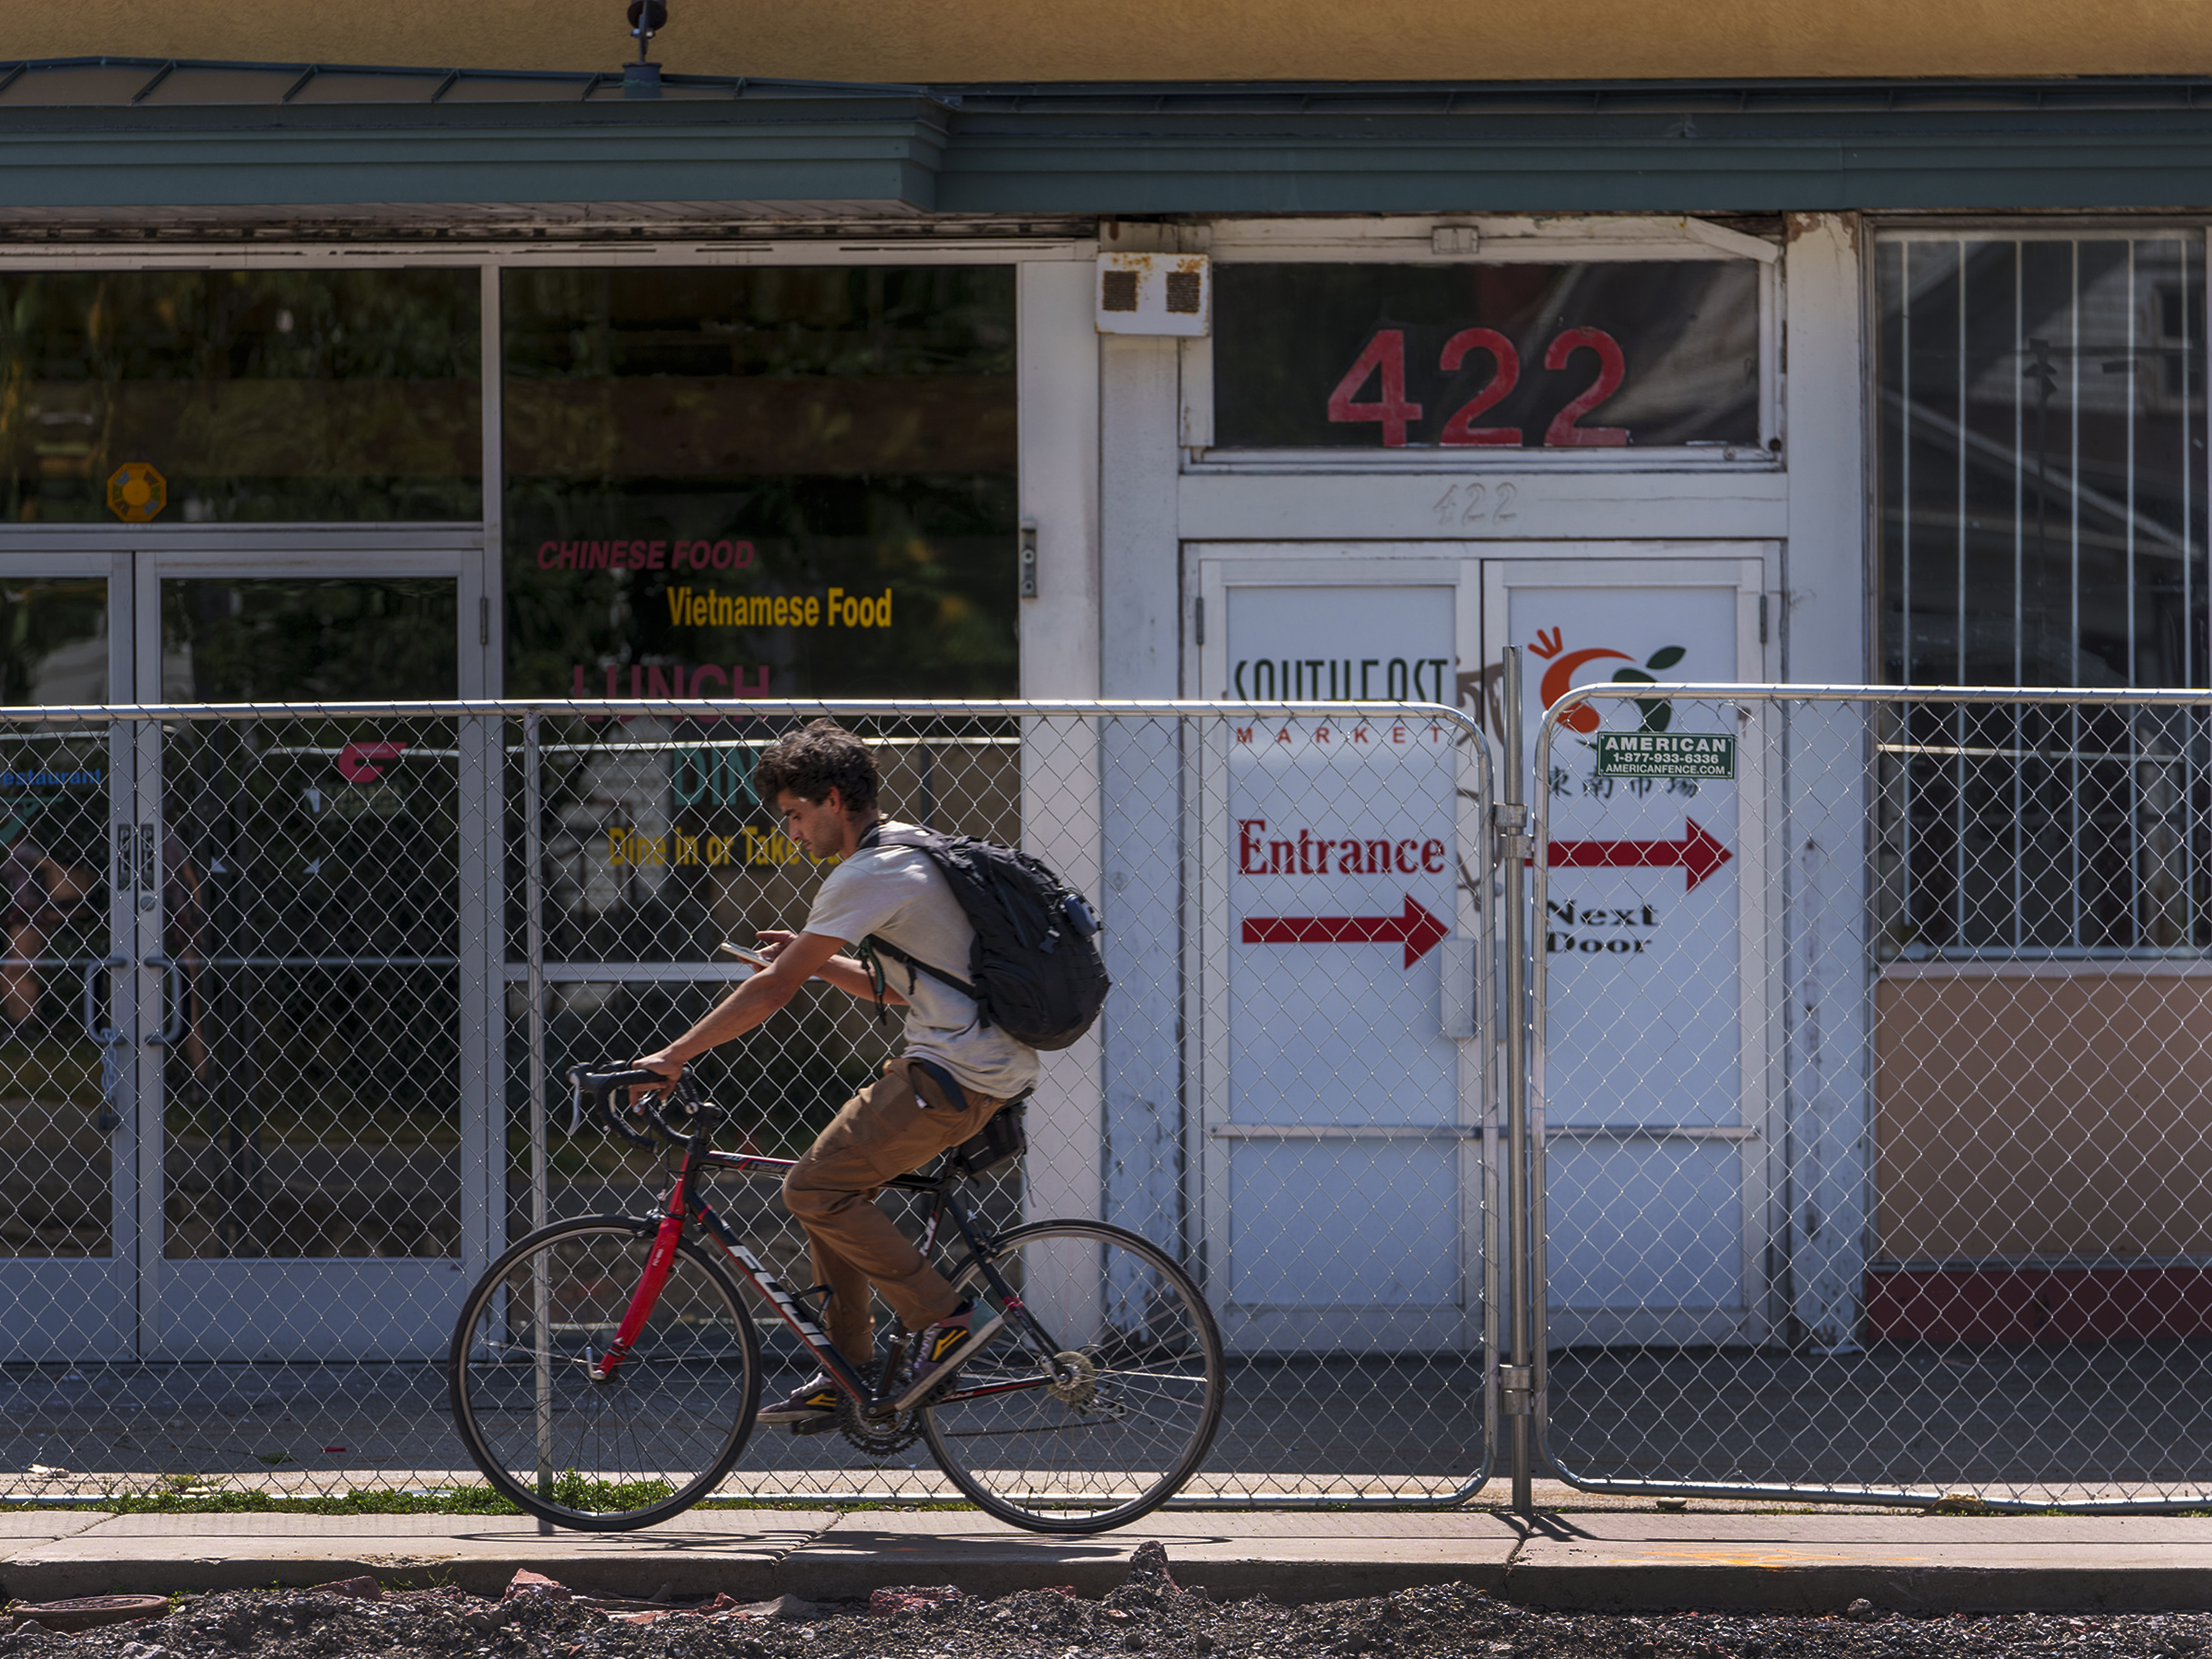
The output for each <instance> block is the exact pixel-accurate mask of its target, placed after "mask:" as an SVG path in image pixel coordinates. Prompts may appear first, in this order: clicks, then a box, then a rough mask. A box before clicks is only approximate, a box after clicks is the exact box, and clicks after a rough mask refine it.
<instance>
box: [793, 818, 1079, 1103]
mask: <svg viewBox="0 0 2212 1659" xmlns="http://www.w3.org/2000/svg"><path fill="white" fill-rule="evenodd" d="M883 827H884V828H885V829H887V830H890V829H906V828H910V826H907V825H903V824H898V825H895V824H893V823H892V822H891V821H890V820H889V819H888V818H887V819H885V820H884V826H883ZM805 931H806V932H807V933H810V934H821V935H826V936H828V937H830V938H832V939H841V940H842V941H843V942H844V943H845V944H846V945H848V946H850V945H853V944H856V943H858V942H859V941H860V940H862V939H864V938H865V937H866V936H867V935H870V934H877V935H881V936H882V937H883V938H886V939H888V940H889V941H890V942H891V943H892V944H894V945H896V946H897V947H899V948H900V949H901V950H903V951H905V952H906V953H907V954H908V955H909V956H911V957H912V958H914V959H916V960H917V961H923V962H927V963H929V964H930V965H931V966H932V967H935V968H942V969H943V970H944V971H946V972H947V973H949V974H951V975H952V976H953V977H954V978H955V979H961V980H964V979H966V978H967V977H968V953H969V951H970V950H971V948H972V947H974V944H975V929H974V928H972V927H971V926H969V924H968V912H965V911H963V910H962V909H961V908H960V901H959V900H958V899H956V898H954V897H953V892H952V888H951V887H950V885H949V884H948V883H947V881H946V879H945V877H944V876H943V875H942V874H940V873H939V872H938V869H937V866H936V865H934V864H932V863H931V862H930V859H929V854H928V853H922V852H918V851H916V850H915V849H914V848H912V847H866V848H863V849H862V850H861V851H860V852H858V853H854V854H853V856H852V857H850V858H848V859H846V860H845V861H844V863H842V864H841V865H838V866H837V867H836V868H835V869H833V870H831V871H830V874H829V875H828V876H826V877H823V878H822V885H821V888H820V890H819V891H818V892H817V893H816V894H815V896H814V908H813V909H812V910H811V911H809V912H807V914H806V929H805ZM880 960H881V962H882V965H883V971H884V974H885V977H886V980H887V982H888V984H889V986H890V988H891V989H892V990H894V991H896V992H898V993H899V994H900V995H902V996H904V997H905V998H906V1002H907V1008H906V1052H907V1053H909V1054H911V1055H913V1056H914V1057H916V1058H917V1059H923V1060H934V1061H935V1062H936V1063H937V1064H938V1065H942V1066H943V1067H944V1068H945V1069H946V1070H947V1071H948V1072H950V1073H951V1074H952V1075H953V1076H954V1077H958V1078H959V1080H960V1086H961V1087H962V1088H971V1089H973V1090H975V1091H976V1092H977V1093H978V1094H986V1095H995V1096H997V1097H998V1098H999V1099H1001V1100H1004V1099H1006V1098H1007V1097H1009V1096H1012V1095H1018V1094H1019V1093H1020V1092H1021V1091H1022V1090H1023V1089H1025V1088H1029V1087H1030V1085H1031V1084H1033V1083H1035V1082H1036V1081H1037V1051H1036V1050H1035V1049H1033V1048H1030V1047H1028V1046H1027V1045H1025V1044H1023V1043H1019V1042H1017V1041H1014V1039H1013V1038H1011V1037H1009V1036H1007V1035H1006V1033H1005V1032H1004V1031H1002V1030H999V1029H998V1028H997V1027H996V1026H985V1025H983V1024H982V1023H981V1021H980V1020H979V1019H978V1018H977V1017H976V1006H975V1002H974V999H973V998H971V997H968V996H964V995H962V994H960V993H959V992H958V991H955V990H954V989H953V988H952V987H951V986H950V985H948V984H947V983H945V982H944V981H943V980H940V979H936V978H934V977H933V976H931V975H929V974H926V973H924V972H922V971H919V970H910V969H909V968H908V967H907V965H906V964H905V963H904V962H899V961H894V960H892V959H890V958H889V957H884V958H881V959H880ZM910 975H911V978H912V983H911V984H910V983H909V978H910Z"/></svg>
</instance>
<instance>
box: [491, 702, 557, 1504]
mask: <svg viewBox="0 0 2212 1659" xmlns="http://www.w3.org/2000/svg"><path fill="white" fill-rule="evenodd" d="M538 760H539V751H538V715H537V712H536V711H535V710H532V711H531V712H529V713H527V714H524V716H523V908H524V918H523V928H524V935H523V936H524V942H525V945H524V948H525V952H526V957H527V961H526V972H527V973H528V976H529V977H528V982H527V986H526V994H527V996H528V998H529V1004H530V1006H529V1008H528V1010H527V1018H528V1021H529V1024H528V1028H527V1030H528V1034H529V1043H530V1230H531V1231H533V1232H535V1231H536V1230H538V1229H539V1228H541V1227H543V1226H545V1225H546V1223H547V1221H549V1220H551V1219H552V1217H551V1216H550V1215H549V1214H548V1213H547V1209H548V1195H547V1188H546V1182H547V1173H546V904H545V899H546V850H545V824H544V821H543V816H542V815H543V811H544V785H543V782H542V780H541V779H540V777H539V775H538ZM506 1189H507V1180H506V1171H504V1170H502V1171H500V1195H501V1201H502V1202H504V1198H505V1194H506ZM530 1300H531V1308H530V1324H531V1340H532V1343H533V1344H534V1346H535V1348H536V1353H535V1356H534V1358H535V1361H536V1364H535V1377H534V1379H533V1381H534V1382H535V1391H536V1395H537V1402H536V1404H537V1423H536V1427H537V1462H538V1467H537V1487H538V1490H539V1491H541V1492H548V1493H549V1492H550V1490H551V1489H552V1482H553V1352H552V1346H551V1343H552V1335H551V1332H552V1326H551V1320H552V1312H553V1311H552V1287H551V1285H550V1284H548V1283H547V1261H546V1258H545V1257H544V1256H542V1255H541V1256H538V1257H536V1258H535V1270H534V1273H533V1277H532V1281H531V1286H530ZM537 1530H538V1531H539V1532H540V1533H543V1534H550V1533H551V1532H552V1530H553V1526H552V1524H551V1523H550V1522H548V1521H544V1520H540V1521H539V1522H538V1524H537Z"/></svg>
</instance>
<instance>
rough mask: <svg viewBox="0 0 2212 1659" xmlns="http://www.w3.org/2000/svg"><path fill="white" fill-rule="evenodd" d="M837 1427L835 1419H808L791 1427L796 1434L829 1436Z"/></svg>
mask: <svg viewBox="0 0 2212 1659" xmlns="http://www.w3.org/2000/svg"><path fill="white" fill-rule="evenodd" d="M836 1427H837V1418H835V1417H818V1418H806V1420H805V1421H804V1422H797V1423H793V1424H790V1425H789V1428H790V1430H791V1431H792V1432H793V1433H794V1434H827V1433H829V1432H830V1430H832V1429H834V1428H836Z"/></svg>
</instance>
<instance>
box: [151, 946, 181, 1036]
mask: <svg viewBox="0 0 2212 1659" xmlns="http://www.w3.org/2000/svg"><path fill="white" fill-rule="evenodd" d="M142 966H144V967H147V968H159V970H160V971H161V1001H162V1005H163V1006H164V1008H165V1009H166V1014H165V1016H164V1018H163V1019H162V1021H161V1030H160V1032H159V1034H158V1035H156V1036H152V1037H148V1038H147V1040H146V1041H147V1045H148V1046H149V1047H153V1048H159V1047H161V1046H162V1045H163V1044H165V1043H171V1042H174V1041H176V1040H177V1039H178V1038H179V1037H182V1035H183V1034H184V981H183V975H182V966H181V964H179V963H177V962H173V961H171V959H169V958H167V957H165V956H149V957H147V959H146V960H145V962H144V963H143V964H142Z"/></svg>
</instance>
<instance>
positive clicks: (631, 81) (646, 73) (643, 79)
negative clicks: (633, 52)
mask: <svg viewBox="0 0 2212 1659" xmlns="http://www.w3.org/2000/svg"><path fill="white" fill-rule="evenodd" d="M623 15H624V16H625V17H627V18H629V32H630V36H631V38H632V39H633V40H635V41H637V43H638V55H637V60H636V62H634V63H629V64H625V65H623V66H622V96H623V97H625V98H658V97H659V96H660V95H661V66H660V65H658V64H654V63H649V62H647V61H646V57H645V46H646V42H647V41H651V40H652V39H653V36H654V35H656V34H658V33H659V32H660V31H661V30H662V29H665V28H667V27H668V0H629V10H628V11H627V12H625V13H624V14H623Z"/></svg>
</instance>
